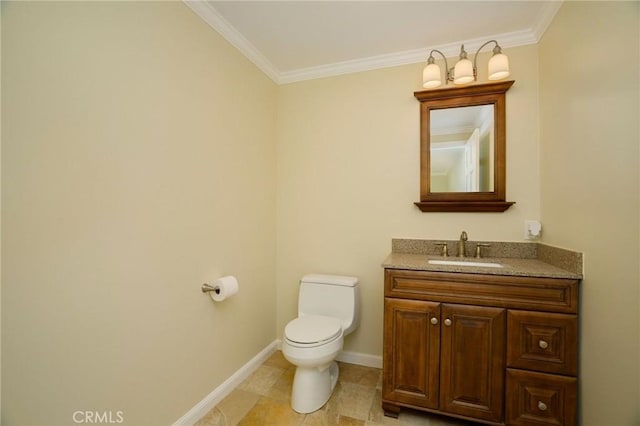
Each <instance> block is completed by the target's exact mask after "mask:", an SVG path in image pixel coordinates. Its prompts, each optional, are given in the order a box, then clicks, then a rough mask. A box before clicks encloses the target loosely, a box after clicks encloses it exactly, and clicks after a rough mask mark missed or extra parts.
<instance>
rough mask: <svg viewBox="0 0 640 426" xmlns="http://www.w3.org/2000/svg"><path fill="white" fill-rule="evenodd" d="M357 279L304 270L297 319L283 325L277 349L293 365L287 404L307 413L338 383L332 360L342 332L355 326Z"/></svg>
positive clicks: (321, 401)
mask: <svg viewBox="0 0 640 426" xmlns="http://www.w3.org/2000/svg"><path fill="white" fill-rule="evenodd" d="M357 300H358V299H357V279H356V278H354V277H342V276H333V275H305V277H303V279H302V280H301V285H300V293H299V300H298V318H296V319H294V320H292V321H291V322H289V323H288V324H287V326H286V327H285V330H284V338H283V342H282V354H283V355H284V357H285V358H286V359H287V360H288V361H289V362H291V363H292V364H294V365H295V366H296V372H295V376H294V379H293V389H292V392H291V407H292V408H293V409H294V410H295V411H296V412H298V413H311V412H313V411H316V410H318V409H319V408H321V407H322V406H323V405H324V404H325V403H326V402H327V401H328V400H329V398H330V397H331V393H332V392H333V390H334V388H335V386H336V383H337V382H338V375H339V368H338V364H337V362H336V361H335V359H336V357H337V356H338V354H339V353H340V351H341V350H342V347H343V344H344V336H345V335H346V334H348V333H350V332H351V331H352V330H353V329H354V328H355V327H356V326H357V320H356V316H357V313H358V302H357Z"/></svg>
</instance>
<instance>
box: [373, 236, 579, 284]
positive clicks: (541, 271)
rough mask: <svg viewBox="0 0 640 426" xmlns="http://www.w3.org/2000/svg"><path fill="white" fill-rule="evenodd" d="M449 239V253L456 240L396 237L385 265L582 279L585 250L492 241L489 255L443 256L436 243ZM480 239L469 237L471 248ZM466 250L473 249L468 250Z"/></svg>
mask: <svg viewBox="0 0 640 426" xmlns="http://www.w3.org/2000/svg"><path fill="white" fill-rule="evenodd" d="M443 242H446V243H447V245H448V246H449V253H453V251H452V248H453V247H452V246H454V245H455V244H457V242H456V241H442V240H396V239H394V240H393V241H392V252H391V254H390V255H389V256H388V257H387V258H386V259H385V260H384V262H383V263H382V266H383V267H384V268H390V269H410V270H418V271H435V272H458V273H468V274H486V275H508V276H523V277H543V278H569V279H582V278H583V275H582V253H578V252H573V251H570V250H566V249H561V248H557V247H553V246H549V245H545V244H540V243H508V242H507V243H504V242H495V241H492V242H484V241H483V242H482V243H489V244H490V245H491V246H490V247H487V249H486V251H487V256H486V257H482V258H481V259H477V258H475V257H466V258H459V257H456V256H448V257H443V256H439V255H438V254H439V253H440V251H441V247H440V246H438V245H437V243H443ZM478 242H479V241H468V242H467V245H468V246H469V248H471V247H475V244H476V243H478ZM467 253H473V251H472V250H467ZM429 260H449V261H450V260H453V261H466V262H483V263H485V262H486V263H499V264H500V265H502V267H501V268H496V267H486V266H461V265H437V264H430V263H429Z"/></svg>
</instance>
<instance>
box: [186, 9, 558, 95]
mask: <svg viewBox="0 0 640 426" xmlns="http://www.w3.org/2000/svg"><path fill="white" fill-rule="evenodd" d="M184 1H185V3H186V4H187V5H188V6H189V7H190V8H191V9H192V10H193V11H194V12H195V13H196V14H198V16H200V17H201V18H202V19H203V20H204V21H205V22H207V23H208V24H209V25H211V26H212V27H213V28H214V29H215V30H216V31H218V32H219V33H220V34H221V35H222V36H223V37H224V38H226V39H227V40H228V41H229V42H230V43H231V44H233V45H234V46H236V48H238V49H239V50H240V51H241V52H242V53H243V54H244V55H245V56H246V57H247V58H249V59H250V60H251V61H252V62H254V63H255V64H256V65H257V66H258V67H259V68H260V69H261V70H262V71H263V72H265V73H266V74H267V75H268V76H269V77H271V78H272V79H273V80H274V81H275V82H276V83H278V84H285V83H291V82H294V81H301V80H309V79H313V78H320V77H327V76H331V75H339V74H346V73H351V72H358V71H367V70H371V69H376V68H384V67H390V66H397V65H404V64H410V63H417V62H426V59H427V57H428V56H429V51H430V50H431V49H438V50H441V51H442V52H443V53H444V54H445V55H446V56H447V57H453V56H457V55H458V52H459V50H460V44H462V43H464V44H465V49H466V50H467V52H469V54H470V56H471V55H472V54H473V53H475V51H476V50H477V49H478V48H479V47H480V46H481V45H482V43H483V42H485V41H488V40H490V39H496V40H497V41H498V42H499V43H500V45H501V46H502V47H503V48H504V49H505V53H508V48H509V47H515V46H522V45H526V44H534V43H537V42H538V41H539V40H540V38H541V37H542V34H543V33H544V31H545V30H546V28H547V26H548V25H549V23H550V22H551V20H552V19H553V17H554V16H555V13H556V12H557V10H558V8H559V7H560V5H561V0H556V1H514V0H502V1H456V0H449V1H202V0H184ZM485 49H486V50H487V51H490V50H491V49H490V47H487V48H485ZM483 51H484V49H483Z"/></svg>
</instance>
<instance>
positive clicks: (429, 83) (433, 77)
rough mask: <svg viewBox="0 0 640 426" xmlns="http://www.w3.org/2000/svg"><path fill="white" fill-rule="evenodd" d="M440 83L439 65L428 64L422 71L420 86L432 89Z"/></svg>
mask: <svg viewBox="0 0 640 426" xmlns="http://www.w3.org/2000/svg"><path fill="white" fill-rule="evenodd" d="M441 84H442V74H441V72H440V67H439V66H438V65H436V64H429V65H427V66H426V67H424V70H423V71H422V87H424V88H425V89H433V88H434V87H439V86H440V85H441Z"/></svg>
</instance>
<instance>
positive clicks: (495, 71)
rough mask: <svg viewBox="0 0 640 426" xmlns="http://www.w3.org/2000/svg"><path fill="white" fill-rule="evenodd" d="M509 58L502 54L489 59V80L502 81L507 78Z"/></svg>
mask: <svg viewBox="0 0 640 426" xmlns="http://www.w3.org/2000/svg"><path fill="white" fill-rule="evenodd" d="M509 74H510V73H509V58H507V55H505V54H504V53H498V54H495V55H493V56H492V57H491V59H489V80H502V79H503V78H507V77H509Z"/></svg>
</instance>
